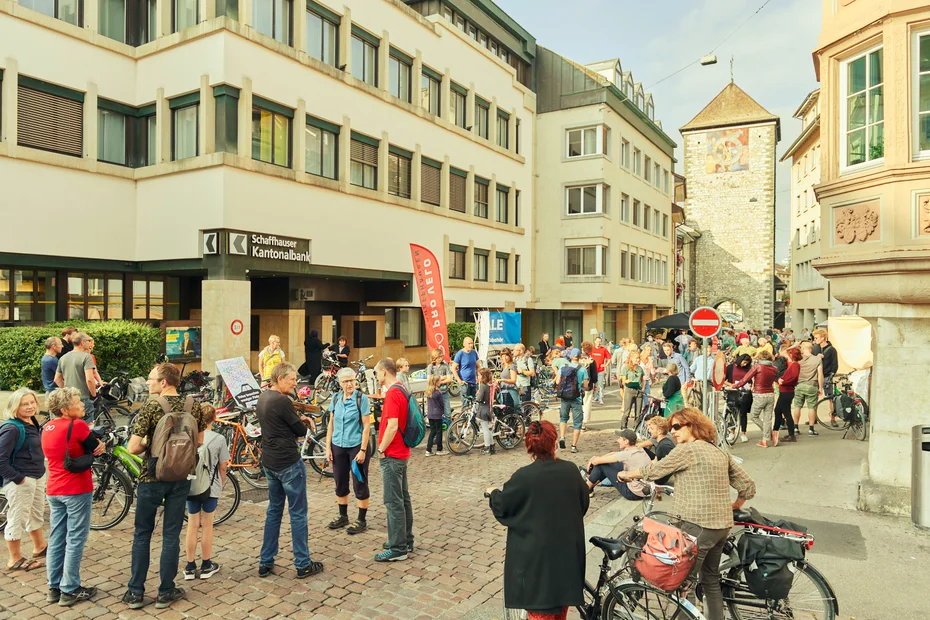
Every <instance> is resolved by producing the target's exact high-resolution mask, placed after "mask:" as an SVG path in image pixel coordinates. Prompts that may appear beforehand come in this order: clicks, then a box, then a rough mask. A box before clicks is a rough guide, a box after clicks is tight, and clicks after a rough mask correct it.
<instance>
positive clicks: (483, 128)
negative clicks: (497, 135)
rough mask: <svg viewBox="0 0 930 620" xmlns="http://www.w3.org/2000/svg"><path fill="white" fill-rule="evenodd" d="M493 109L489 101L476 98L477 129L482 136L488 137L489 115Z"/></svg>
mask: <svg viewBox="0 0 930 620" xmlns="http://www.w3.org/2000/svg"><path fill="white" fill-rule="evenodd" d="M490 112H491V110H490V108H489V107H488V103H487V102H486V101H483V100H481V99H479V98H477V97H476V98H475V131H477V132H478V135H479V136H481V137H482V138H487V137H488V115H489V114H490Z"/></svg>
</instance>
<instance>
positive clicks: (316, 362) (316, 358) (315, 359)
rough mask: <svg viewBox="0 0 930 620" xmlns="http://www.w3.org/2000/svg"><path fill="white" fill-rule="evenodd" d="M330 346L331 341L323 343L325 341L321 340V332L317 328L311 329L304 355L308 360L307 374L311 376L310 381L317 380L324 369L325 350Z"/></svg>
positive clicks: (305, 341) (305, 343) (305, 344)
mask: <svg viewBox="0 0 930 620" xmlns="http://www.w3.org/2000/svg"><path fill="white" fill-rule="evenodd" d="M328 348H329V343H326V344H323V341H322V340H320V333H319V332H318V331H317V330H315V329H311V330H310V335H309V336H308V337H307V339H306V340H304V355H305V356H306V358H307V361H306V365H307V367H306V371H307V373H306V375H307V376H309V377H310V381H316V378H317V377H318V376H319V374H320V373H321V372H322V371H323V351H325V350H326V349H328Z"/></svg>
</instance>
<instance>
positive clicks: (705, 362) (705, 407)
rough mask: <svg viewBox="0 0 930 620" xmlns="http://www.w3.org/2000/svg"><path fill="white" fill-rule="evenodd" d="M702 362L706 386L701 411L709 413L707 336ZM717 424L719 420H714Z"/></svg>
mask: <svg viewBox="0 0 930 620" xmlns="http://www.w3.org/2000/svg"><path fill="white" fill-rule="evenodd" d="M702 355H703V357H702V358H701V364H703V365H704V388H703V389H702V390H701V401H702V402H701V411H703V412H704V415H707V338H705V339H704V352H703V353H702ZM713 422H714V425H715V426H716V424H717V421H716V420H713Z"/></svg>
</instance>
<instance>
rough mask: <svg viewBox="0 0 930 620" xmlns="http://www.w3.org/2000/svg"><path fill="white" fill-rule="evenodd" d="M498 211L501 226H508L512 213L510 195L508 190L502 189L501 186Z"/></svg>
mask: <svg viewBox="0 0 930 620" xmlns="http://www.w3.org/2000/svg"><path fill="white" fill-rule="evenodd" d="M495 193H496V194H497V211H496V213H495V216H496V218H495V219H496V220H497V221H498V222H500V223H501V224H507V223H508V222H509V220H510V218H509V217H508V215H509V213H510V209H509V205H508V201H509V199H510V193H509V192H508V191H507V190H506V189H502V188H501V187H500V186H499V185H498V186H497V192H495Z"/></svg>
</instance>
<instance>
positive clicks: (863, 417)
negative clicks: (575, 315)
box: [814, 374, 869, 441]
mask: <svg viewBox="0 0 930 620" xmlns="http://www.w3.org/2000/svg"><path fill="white" fill-rule="evenodd" d="M837 396H845V397H846V398H847V399H848V400H846V401H845V402H846V403H849V407H848V408H847V410H846V411H843V412H839V413H840V415H837V411H836V410H835V405H836V404H837ZM839 400H840V401H841V402H843V399H839ZM822 403H831V404H833V405H834V407H831V408H830V415H829V417H827V416H824V415H821V413H820V405H821V404H822ZM814 411H815V412H817V424H819V425H820V426H822V427H824V428H825V429H827V430H830V431H843V438H844V439H845V438H846V435H847V434H848V433H849V431H852V432H853V435H854V436H855V437H856V439H858V440H859V441H865V440H866V437H867V436H868V431H869V407H868V405H866V404H865V401H864V400H862V397H861V396H859V395H858V394H856V392H855V391H854V390H853V388H852V381H851V380H850V378H849V375H845V374H835V375H833V394H830V395H829V396H828V395H826V394H824V396H823V398H821V399H820V400H818V401H817V404H816V405H815V406H814ZM837 419H839V420H840V421H841V422H842V424H837V423H836V421H837Z"/></svg>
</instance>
